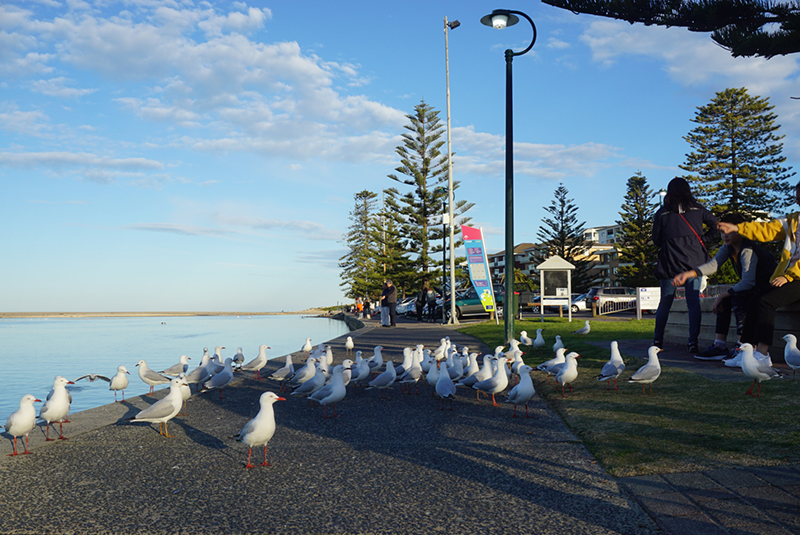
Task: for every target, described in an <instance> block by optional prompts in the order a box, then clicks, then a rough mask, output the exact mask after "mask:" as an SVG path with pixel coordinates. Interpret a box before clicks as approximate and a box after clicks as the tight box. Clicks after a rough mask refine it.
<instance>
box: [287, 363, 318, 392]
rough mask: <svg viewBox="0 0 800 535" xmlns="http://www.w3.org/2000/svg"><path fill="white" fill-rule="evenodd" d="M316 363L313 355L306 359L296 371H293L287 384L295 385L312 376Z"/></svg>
mask: <svg viewBox="0 0 800 535" xmlns="http://www.w3.org/2000/svg"><path fill="white" fill-rule="evenodd" d="M316 363H317V359H315V358H314V357H311V358H309V359H308V360H306V363H305V365H304V366H303V367H302V368H300V369H299V370H297V373H295V374H294V375H293V376H292V378H291V379H289V384H290V385H292V386H295V387H296V386H298V385H301V384H303V383H305V382H306V381H308V380H309V379H311V378H312V377H314V375H315V374H316V373H317V366H316Z"/></svg>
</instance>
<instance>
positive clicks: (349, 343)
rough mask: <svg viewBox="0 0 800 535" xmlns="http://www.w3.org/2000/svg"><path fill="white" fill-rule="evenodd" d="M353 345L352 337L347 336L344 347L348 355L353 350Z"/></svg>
mask: <svg viewBox="0 0 800 535" xmlns="http://www.w3.org/2000/svg"><path fill="white" fill-rule="evenodd" d="M354 347H355V344H354V343H353V337H352V336H348V337H347V340H345V341H344V348H345V349H346V350H347V354H348V355H349V354H350V353H352V352H353V348H354Z"/></svg>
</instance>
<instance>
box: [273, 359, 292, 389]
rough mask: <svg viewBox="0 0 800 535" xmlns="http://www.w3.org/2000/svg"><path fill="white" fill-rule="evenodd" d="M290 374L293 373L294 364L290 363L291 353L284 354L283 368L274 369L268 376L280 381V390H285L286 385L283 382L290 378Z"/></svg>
mask: <svg viewBox="0 0 800 535" xmlns="http://www.w3.org/2000/svg"><path fill="white" fill-rule="evenodd" d="M292 375H294V364H292V354H291V353H287V354H286V364H284V365H283V368H279V369H277V370H275V372H274V373H273V374H272V375H270V376H269V378H270V379H272V380H274V381H280V383H281V390H286V385H285V384H284V383H285V382H286V381H287V380H289V379H291V377H292Z"/></svg>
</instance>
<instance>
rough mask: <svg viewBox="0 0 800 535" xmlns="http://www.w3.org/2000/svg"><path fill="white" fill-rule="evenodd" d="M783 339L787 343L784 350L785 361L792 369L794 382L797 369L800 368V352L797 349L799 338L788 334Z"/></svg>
mask: <svg viewBox="0 0 800 535" xmlns="http://www.w3.org/2000/svg"><path fill="white" fill-rule="evenodd" d="M783 339H784V340H785V341H786V347H785V348H784V349H783V359H784V360H785V361H786V364H788V365H789V367H790V368H791V369H792V381H794V374H795V372H796V371H797V368H800V350H798V349H797V337H796V336H795V335H793V334H787V335H786V336H784V337H783Z"/></svg>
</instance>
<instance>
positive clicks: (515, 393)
mask: <svg viewBox="0 0 800 535" xmlns="http://www.w3.org/2000/svg"><path fill="white" fill-rule="evenodd" d="M532 371H533V368H531V367H530V366H528V365H527V364H523V365H522V366H520V367H519V384H518V385H517V386H515V387H514V388H512V389H511V392H509V393H508V398H506V403H513V404H514V414H512V415H511V417H512V418H516V417H517V405H522V404H524V405H525V418H530V416H528V402H529V401H530V400H531V398H533V396H534V394H536V389H535V388H533V380H531V372H532Z"/></svg>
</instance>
